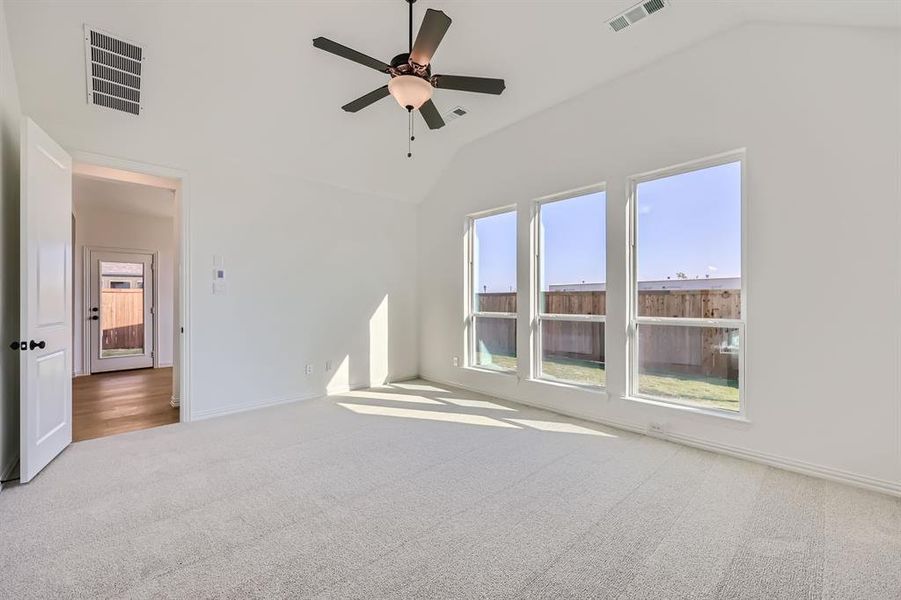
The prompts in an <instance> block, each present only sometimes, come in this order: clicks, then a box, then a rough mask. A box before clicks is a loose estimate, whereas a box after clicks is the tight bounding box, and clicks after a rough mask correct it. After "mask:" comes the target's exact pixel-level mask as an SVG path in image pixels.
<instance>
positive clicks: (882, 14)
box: [6, 0, 901, 201]
mask: <svg viewBox="0 0 901 600" xmlns="http://www.w3.org/2000/svg"><path fill="white" fill-rule="evenodd" d="M634 3H635V2H634V1H633V0H606V1H603V0H601V1H593V2H588V1H521V2H513V1H509V2H508V1H496V2H487V1H460V0H443V1H433V0H419V2H417V3H416V5H415V6H416V23H417V27H418V23H419V20H420V19H421V17H422V14H423V13H424V11H425V9H426V8H435V9H441V10H444V11H445V12H446V13H447V14H448V15H449V16H450V17H451V18H452V19H453V24H452V25H451V28H450V30H449V32H448V34H447V36H446V37H445V39H444V42H443V43H442V45H441V47H440V48H439V50H438V52H437V53H436V54H435V57H434V60H433V72H435V73H451V74H463V75H480V76H488V77H503V78H505V79H506V82H507V89H506V91H505V92H504V94H503V95H501V96H499V97H496V96H483V95H478V94H468V93H464V92H454V91H448V90H437V91H436V92H435V98H434V100H435V103H436V104H437V105H438V107H439V110H440V111H441V112H442V113H445V112H447V111H449V110H450V109H452V108H453V107H454V106H457V105H462V106H464V107H466V108H467V110H469V111H470V114H469V115H467V116H466V117H464V118H462V119H458V120H456V121H454V122H453V123H450V124H449V125H448V126H447V127H445V128H444V129H441V130H438V131H428V130H427V129H426V127H425V125H424V123H422V121H421V120H417V124H416V126H417V136H416V137H417V141H416V142H415V145H414V153H415V156H414V158H413V159H412V160H408V159H407V158H406V113H405V112H404V111H403V109H401V108H400V107H399V106H397V104H396V103H395V102H394V101H393V100H392V99H391V98H386V99H384V100H382V101H380V102H378V103H377V104H376V105H374V106H372V107H370V108H368V109H366V110H364V111H361V112H359V113H356V114H349V113H345V112H343V111H341V110H340V106H341V105H343V104H345V103H346V102H348V101H350V100H352V99H354V98H356V97H358V96H361V95H362V94H364V93H366V92H368V91H370V90H373V89H375V88H377V87H380V86H381V85H383V84H384V83H385V81H386V76H384V75H382V74H380V73H378V72H376V71H373V70H371V69H367V68H365V67H363V66H360V65H357V64H354V63H351V62H349V61H346V60H343V59H340V58H338V57H336V56H334V55H330V54H327V53H325V52H322V51H319V50H316V49H314V48H313V47H312V43H311V40H312V38H314V37H316V36H319V35H322V36H325V37H328V38H331V39H333V40H335V41H337V42H340V43H343V44H345V45H347V46H350V47H352V48H355V49H357V50H359V51H361V52H364V53H366V54H369V55H371V56H373V57H376V58H379V59H381V60H384V61H389V60H390V59H391V57H392V56H394V55H395V54H397V53H399V52H402V51H403V50H404V49H405V46H406V36H407V32H406V27H407V15H406V10H407V8H406V7H407V4H406V2H404V1H403V0H380V1H366V2H360V1H341V2H336V1H332V0H329V1H306V2H269V3H263V2H162V1H158V2H149V1H142V2H137V1H120V2H116V3H112V2H105V1H100V2H97V1H94V2H83V1H79V0H71V1H69V2H65V3H61V2H58V1H54V2H44V1H39V0H29V1H24V0H7V2H6V12H7V18H8V28H9V31H10V38H11V44H12V50H13V60H14V63H15V67H16V73H17V79H18V82H19V87H20V94H21V96H22V103H23V107H24V110H25V111H26V112H27V113H29V114H31V115H33V116H34V117H35V119H36V120H38V122H39V123H46V125H45V127H47V128H48V129H49V131H50V133H51V134H52V135H59V136H60V137H61V141H62V142H63V143H64V144H65V143H68V144H69V145H76V146H77V145H79V144H80V143H82V142H81V140H83V139H97V136H98V131H99V130H106V129H107V128H108V129H109V137H110V139H111V140H113V139H114V140H116V143H113V142H112V141H110V142H109V144H108V146H107V147H105V148H102V149H98V148H79V149H87V150H93V151H102V150H106V151H107V152H113V153H125V152H130V153H131V154H140V155H141V156H126V158H134V159H139V160H151V159H152V160H155V161H157V162H162V163H164V164H168V165H171V166H174V167H181V166H182V165H181V164H180V162H181V161H187V160H190V157H194V156H210V155H215V156H217V157H221V158H222V159H223V161H225V160H227V161H228V162H229V163H241V164H244V165H246V166H247V167H248V168H253V167H254V165H262V164H265V165H266V168H268V169H272V170H273V171H283V172H291V173H299V174H301V175H302V176H304V177H307V178H309V179H314V180H317V181H323V182H326V183H330V184H333V185H338V186H341V187H345V188H349V189H353V190H359V191H364V192H367V193H371V194H375V195H383V196H391V197H398V198H402V199H408V200H414V201H416V200H420V199H421V198H422V197H423V196H424V195H425V194H426V193H427V191H428V190H429V188H430V186H431V185H432V184H433V182H434V181H435V180H436V179H437V178H438V176H439V174H440V173H441V171H442V170H443V169H444V168H445V167H446V166H447V164H448V163H449V161H450V159H451V158H452V157H453V155H454V153H455V152H457V151H458V150H459V149H460V148H461V147H463V146H465V145H466V144H467V143H469V142H472V141H473V140H475V139H477V138H479V137H482V136H484V135H487V134H488V133H490V132H492V131H495V130H497V129H499V128H502V127H505V126H507V125H510V124H512V123H514V122H516V121H518V120H520V119H522V118H524V117H526V116H528V115H530V114H533V113H535V112H537V111H540V110H542V109H545V108H548V107H550V106H552V105H555V104H557V103H559V102H562V101H563V100H565V99H567V98H570V97H572V96H574V95H577V94H579V93H581V92H583V91H585V90H587V89H589V88H592V87H594V86H596V85H598V84H600V83H602V82H604V81H608V80H610V79H612V78H614V77H616V76H618V75H622V74H624V73H627V72H629V71H631V70H634V69H636V68H639V67H641V66H643V65H645V64H647V63H649V62H652V61H654V60H657V59H659V58H661V57H663V56H665V55H667V54H669V53H672V52H674V51H676V50H678V49H680V48H683V47H686V46H689V45H692V44H694V43H696V42H698V41H700V40H703V39H704V38H707V37H709V36H711V35H714V34H716V33H717V32H720V31H724V30H726V29H729V28H732V27H735V26H737V25H739V24H740V23H742V22H744V21H749V20H776V21H785V22H811V23H825V24H847V25H860V26H882V27H898V26H901V9H899V2H897V1H894V0H874V1H866V0H855V1H844V0H823V1H814V0H779V1H775V0H774V1H768V0H731V1H716V0H673V1H672V5H671V6H670V7H669V8H667V9H666V10H664V11H662V12H660V13H658V14H657V15H654V16H653V17H652V18H648V19H645V20H644V21H642V22H640V23H638V24H637V25H636V26H633V27H630V28H628V29H626V30H624V31H622V32H619V33H614V32H612V31H611V30H610V29H609V27H607V25H606V21H607V20H608V19H609V18H610V17H612V16H614V15H616V14H617V13H619V12H621V11H622V10H624V9H626V8H628V7H629V6H631V5H633V4H634ZM85 22H87V23H90V24H92V25H94V26H96V27H99V28H101V29H105V30H107V31H110V32H111V33H114V34H117V35H120V36H123V37H125V38H128V39H132V40H136V41H138V42H140V43H142V44H143V45H144V46H145V47H146V52H147V55H148V57H149V61H148V63H147V67H146V70H145V77H144V85H145V86H146V89H145V93H144V113H143V114H142V115H141V116H140V117H131V116H129V115H122V114H118V113H115V112H113V111H109V110H104V109H98V108H94V107H90V106H88V105H87V103H86V102H85V77H84V50H83V41H82V26H83V23H85ZM120 140H127V142H121V141H120ZM535 143H540V140H535ZM95 145H101V144H100V143H97V144H95ZM120 146H124V148H120ZM144 155H146V156H144Z"/></svg>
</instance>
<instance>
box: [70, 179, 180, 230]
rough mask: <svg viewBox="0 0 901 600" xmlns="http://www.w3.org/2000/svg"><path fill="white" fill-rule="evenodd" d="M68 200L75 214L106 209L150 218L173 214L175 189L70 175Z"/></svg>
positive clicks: (165, 216) (171, 216) (172, 216)
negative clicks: (69, 196) (70, 189)
mask: <svg viewBox="0 0 901 600" xmlns="http://www.w3.org/2000/svg"><path fill="white" fill-rule="evenodd" d="M72 202H73V203H74V205H75V213H76V214H78V213H79V212H81V211H91V212H97V211H104V212H107V211H110V212H116V213H126V214H132V215H142V216H150V217H161V218H170V219H171V218H174V217H175V192H174V191H172V190H168V189H164V188H159V187H153V186H149V185H142V184H139V183H130V182H126V181H112V180H109V179H97V178H94V177H87V176H84V175H75V176H73V177H72Z"/></svg>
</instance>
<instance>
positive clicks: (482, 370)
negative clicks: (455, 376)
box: [462, 365, 516, 377]
mask: <svg viewBox="0 0 901 600" xmlns="http://www.w3.org/2000/svg"><path fill="white" fill-rule="evenodd" d="M462 368H463V369H464V370H466V371H475V372H476V373H488V374H490V375H505V376H507V377H510V376H512V375H516V371H514V370H513V369H500V368H498V369H492V368H491V367H485V366H482V365H471V366H466V367H462Z"/></svg>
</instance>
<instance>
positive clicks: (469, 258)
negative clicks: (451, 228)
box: [464, 204, 519, 375]
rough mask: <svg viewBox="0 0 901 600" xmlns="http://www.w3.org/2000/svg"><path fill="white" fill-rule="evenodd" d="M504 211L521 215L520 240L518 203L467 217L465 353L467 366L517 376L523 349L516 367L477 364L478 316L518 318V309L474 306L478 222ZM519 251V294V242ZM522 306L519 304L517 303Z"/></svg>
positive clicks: (517, 224)
mask: <svg viewBox="0 0 901 600" xmlns="http://www.w3.org/2000/svg"><path fill="white" fill-rule="evenodd" d="M504 213H513V215H514V216H515V217H516V218H517V222H516V231H517V235H516V238H515V239H516V240H517V241H518V239H519V220H518V217H519V215H518V213H517V206H516V205H515V204H509V205H507V206H501V207H498V208H493V209H490V210H485V211H481V212H477V213H472V214H469V215H467V216H466V279H465V281H466V285H465V286H464V287H465V288H466V289H465V290H464V293H465V294H466V298H465V299H464V306H465V307H466V317H465V330H466V331H465V335H466V352H465V362H464V364H465V365H466V367H467V368H469V369H478V370H479V371H486V372H488V373H498V374H501V375H516V373H517V367H518V365H519V349H518V348H516V364H517V367H514V368H512V369H503V368H492V367H486V366H484V365H480V364H477V363H476V362H475V361H476V356H478V354H477V352H476V319H478V318H491V319H512V320H514V321H515V320H516V317H517V313H515V312H486V311H479V310H476V307H475V305H474V301H475V296H476V294H475V291H476V282H475V275H476V269H475V259H476V247H475V240H476V235H475V224H476V221H477V220H479V219H484V218H485V217H493V216H495V215H501V214H504ZM516 254H517V259H516V262H517V282H516V290H517V292H516V293H517V294H518V293H519V281H518V275H519V268H518V267H519V256H518V254H519V252H518V244H517V248H516ZM517 306H518V303H517Z"/></svg>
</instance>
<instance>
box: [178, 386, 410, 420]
mask: <svg viewBox="0 0 901 600" xmlns="http://www.w3.org/2000/svg"><path fill="white" fill-rule="evenodd" d="M411 379H416V377H412V378H411ZM403 381H408V380H403ZM392 383H393V381H392ZM369 387H371V386H368V385H352V386H341V387H337V388H333V389H331V390H328V391H326V392H323V393H311V394H301V395H298V396H284V397H281V398H269V399H266V400H258V401H256V402H253V403H251V404H246V403H245V404H233V405H231V406H223V407H220V408H212V409H208V410H201V411H195V413H194V420H195V421H202V420H205V419H212V418H215V417H224V416H226V415H236V414H240V413H244V412H248V411H251V410H257V409H259V408H268V407H270V406H281V405H282V404H291V403H292V402H304V401H307V400H316V399H317V398H326V397H328V396H334V395H336V394H346V393H347V392H351V391H353V390H361V389H368V388H369ZM376 387H378V386H376Z"/></svg>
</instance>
